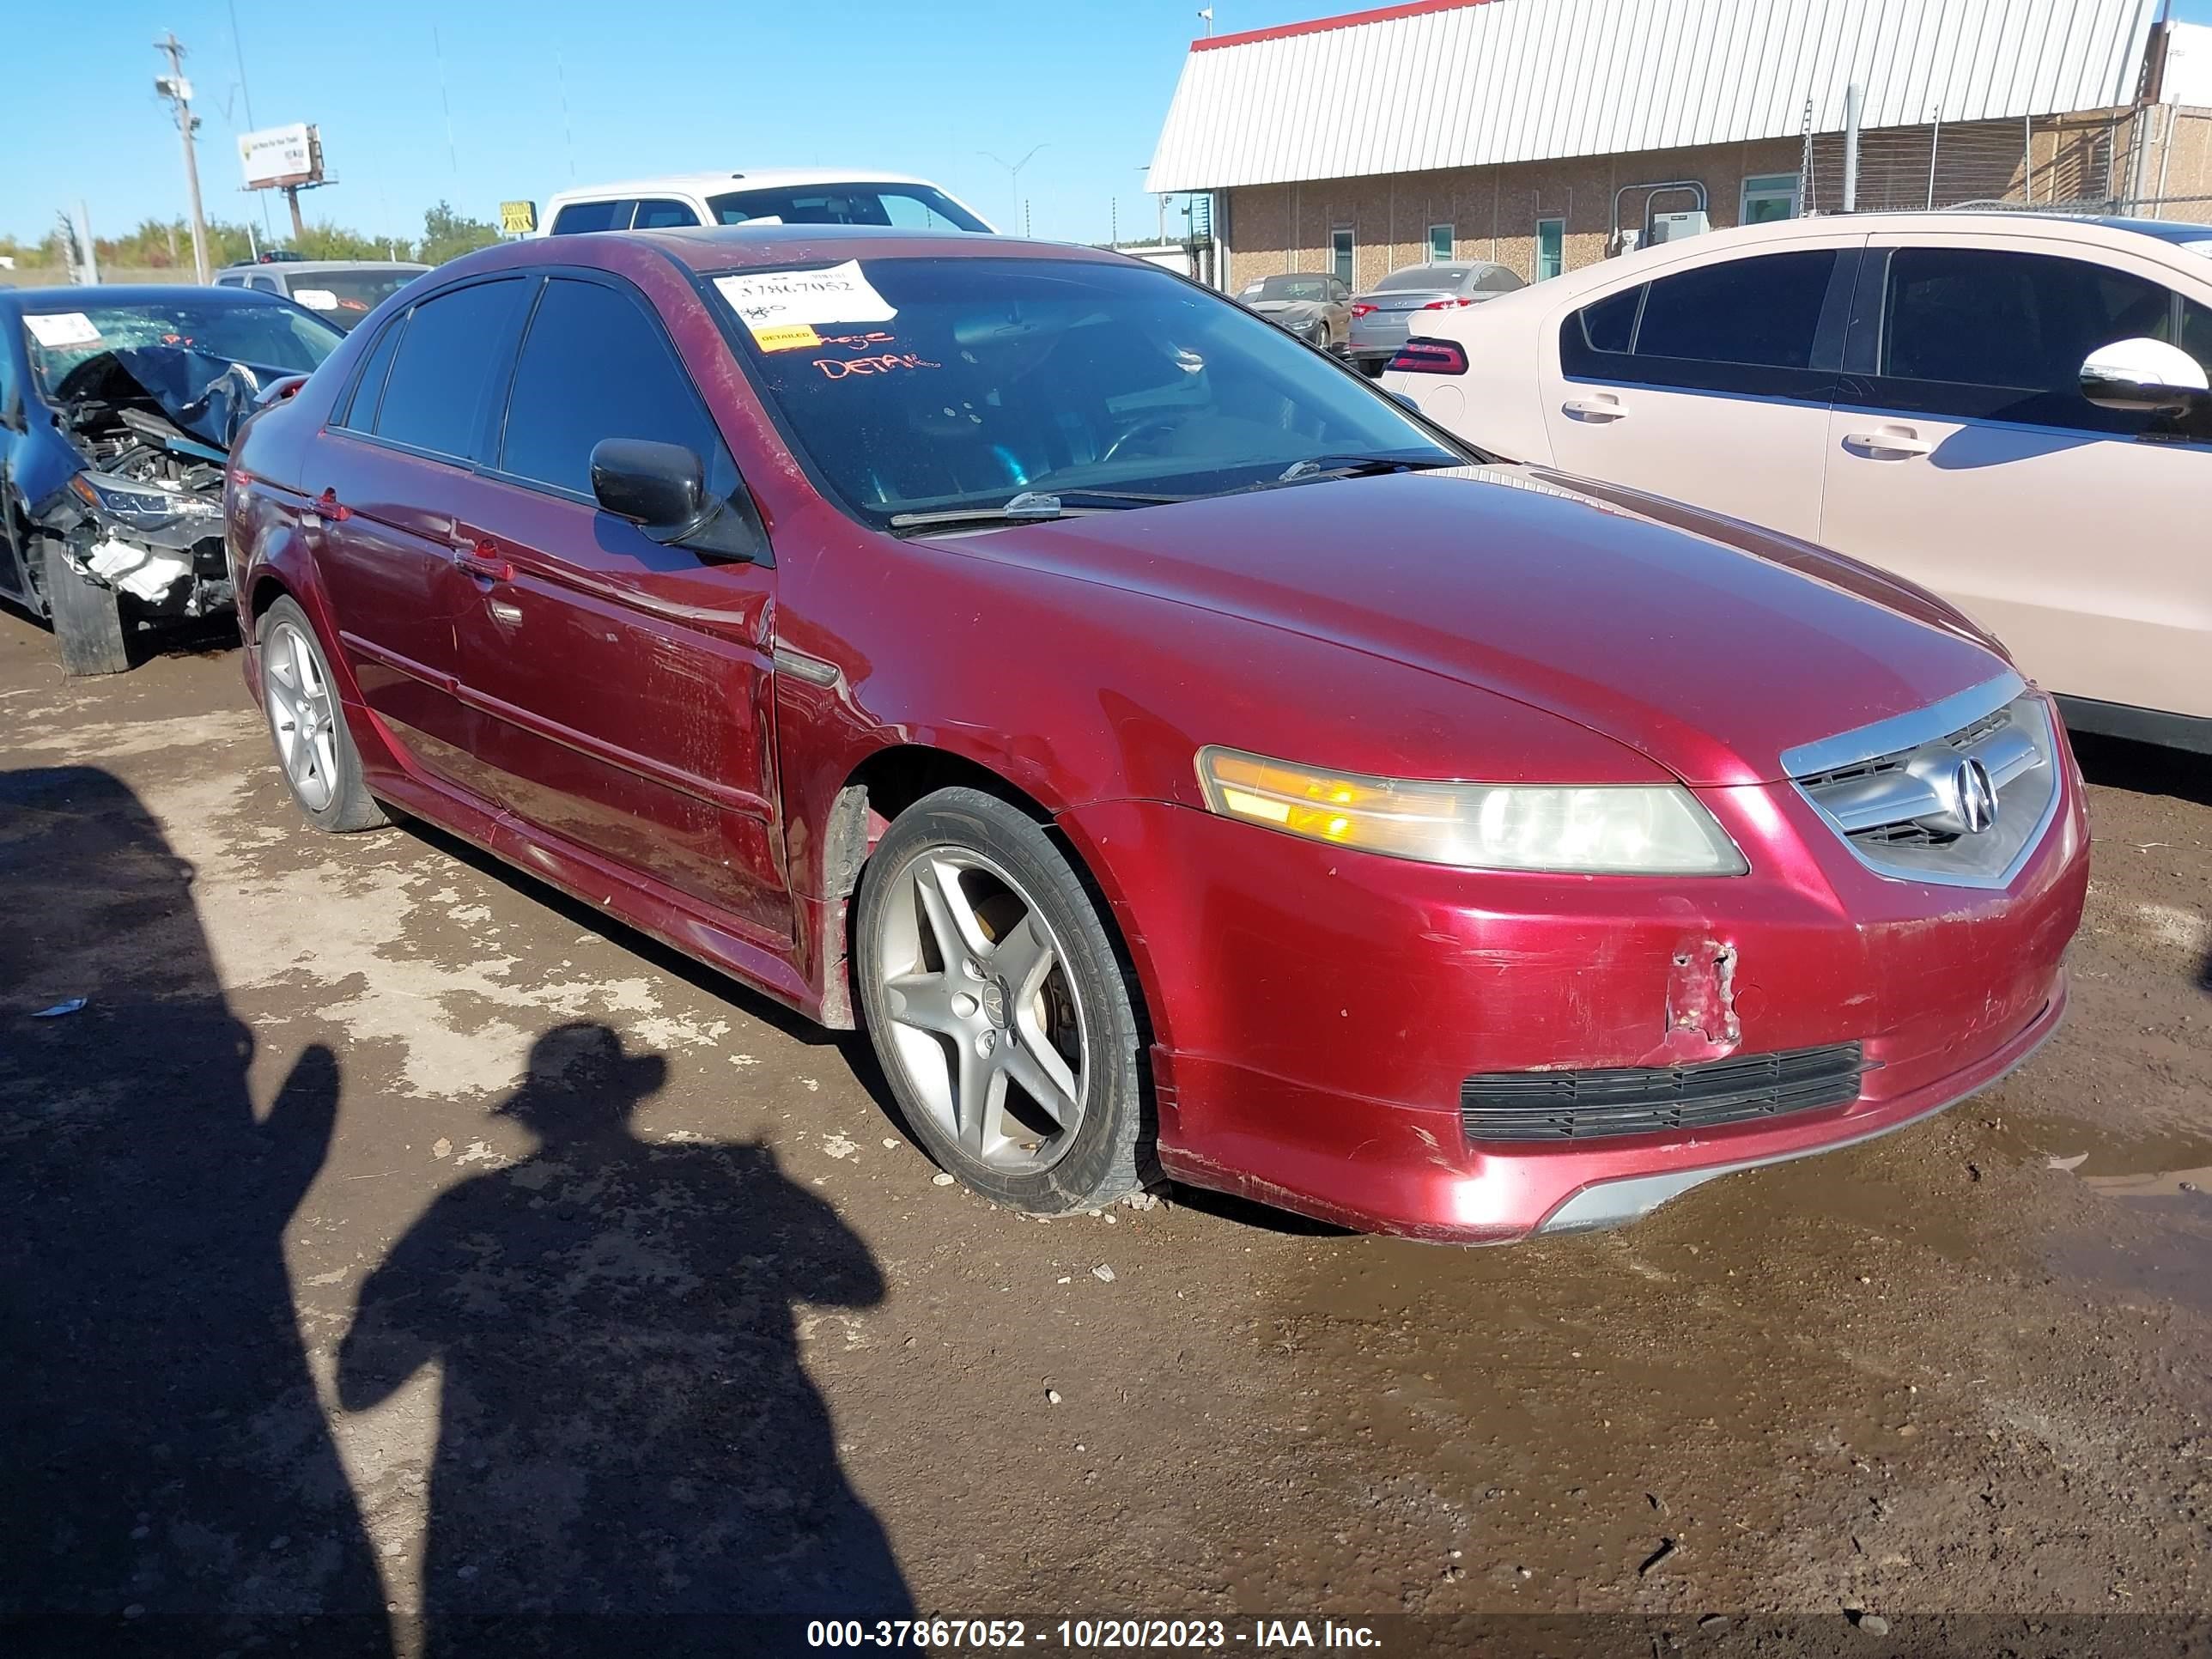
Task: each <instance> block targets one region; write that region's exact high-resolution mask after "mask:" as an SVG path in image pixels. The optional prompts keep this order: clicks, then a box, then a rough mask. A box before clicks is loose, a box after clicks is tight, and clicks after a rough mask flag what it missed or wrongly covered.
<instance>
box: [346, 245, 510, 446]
mask: <svg viewBox="0 0 2212 1659" xmlns="http://www.w3.org/2000/svg"><path fill="white" fill-rule="evenodd" d="M528 288H529V284H528V283H526V282H524V281H521V280H520V279H517V278H508V279H507V280H505V281H502V282H495V283H471V285H470V286H468V287H466V288H459V289H450V290H448V291H447V292H446V293H443V294H437V295H432V296H431V297H430V298H429V299H428V300H425V301H422V304H420V305H418V306H416V307H415V311H414V315H413V316H412V318H411V319H410V320H409V322H408V325H407V331H406V333H405V334H404V336H403V337H401V339H400V342H399V349H398V353H397V355H396V356H394V357H393V359H392V373H391V375H390V377H389V378H388V379H386V381H385V383H384V401H383V403H382V404H380V406H379V408H378V410H377V411H376V426H375V432H376V435H377V436H378V437H380V438H389V439H391V440H392V441H393V442H394V443H402V444H407V445H410V446H411V447H414V448H416V449H427V450H429V451H430V452H432V453H435V454H439V455H457V456H463V457H468V456H472V455H474V453H476V449H477V435H478V434H479V433H480V432H481V431H482V430H483V412H484V392H485V390H486V388H487V386H489V383H490V380H491V377H492V370H493V368H494V367H495V365H496V364H497V363H498V362H500V360H501V357H503V356H505V354H506V351H507V341H508V338H509V336H510V331H511V330H512V329H513V324H514V313H515V308H516V307H518V306H519V305H520V303H521V301H522V297H523V295H524V294H525V293H526V291H527V290H528ZM380 343H381V342H380Z"/></svg>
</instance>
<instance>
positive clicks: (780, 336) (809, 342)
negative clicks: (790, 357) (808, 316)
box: [753, 323, 822, 351]
mask: <svg viewBox="0 0 2212 1659" xmlns="http://www.w3.org/2000/svg"><path fill="white" fill-rule="evenodd" d="M753 339H754V341H755V342H756V343H757V344H758V345H759V347H760V349H762V350H763V351H796V350H798V349H799V348H800V347H801V346H817V345H820V344H821V343H822V337H821V336H820V335H819V334H817V333H816V332H815V331H814V329H813V325H811V324H808V323H772V324H770V325H769V326H768V327H766V328H757V329H755V330H754V331H753Z"/></svg>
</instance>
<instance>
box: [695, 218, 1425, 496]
mask: <svg viewBox="0 0 2212 1659" xmlns="http://www.w3.org/2000/svg"><path fill="white" fill-rule="evenodd" d="M714 286H715V287H716V288H717V289H719V290H720V293H721V295H722V297H723V298H724V299H725V300H726V301H729V302H730V304H731V306H732V308H733V309H734V310H735V311H736V312H737V313H738V319H739V324H740V326H739V327H738V329H737V331H736V332H737V335H738V338H739V339H741V340H742V341H743V342H744V350H745V352H746V355H747V356H749V357H750V359H751V362H752V367H753V368H754V371H755V373H756V374H757V378H758V380H760V382H761V383H762V385H763V388H764V389H765V391H766V392H767V394H768V397H769V402H770V404H771V405H772V406H773V408H774V410H775V412H776V413H777V414H778V415H779V416H780V417H781V421H782V422H783V424H784V426H785V428H786V429H787V431H788V432H790V434H791V435H793V438H794V440H795V441H796V443H797V445H798V447H799V450H800V452H801V453H803V454H804V455H805V456H806V457H807V458H808V459H811V461H812V463H813V464H814V465H815V466H816V468H817V469H818V470H819V471H820V472H821V473H822V474H823V475H824V476H825V477H826V478H827V480H828V482H829V485H830V487H831V488H832V489H833V490H834V491H835V492H836V494H837V495H839V496H841V497H842V499H843V500H844V501H845V502H846V504H847V505H848V506H849V507H852V508H853V509H854V511H855V512H857V513H860V515H861V516H862V517H864V518H867V519H869V520H872V521H874V522H877V523H879V524H888V523H889V522H890V516H891V515H892V514H894V513H909V512H915V511H917V510H919V511H934V510H941V509H945V508H951V507H971V506H973V507H986V506H1002V505H1004V504H1005V503H1006V502H1007V501H1009V500H1010V499H1012V498H1013V497H1014V496H1015V495H1018V494H1020V493H1022V492H1025V491H1026V492H1040V493H1045V494H1049V493H1052V492H1055V491H1076V490H1103V491H1113V492H1119V493H1122V494H1130V495H1203V494H1212V493H1218V492H1220V491H1223V490H1229V489H1243V488H1246V487H1249V486H1250V485H1253V484H1255V483H1270V482H1273V481H1276V480H1279V479H1281V478H1282V477H1283V474H1284V473H1285V471H1286V470H1287V469H1289V468H1291V467H1292V466H1295V465H1298V464H1299V463H1301V462H1311V461H1314V460H1316V459H1320V458H1324V457H1328V458H1335V457H1343V456H1348V455H1358V456H1365V457H1376V456H1382V457H1390V458H1395V459H1403V460H1405V461H1407V462H1408V463H1410V464H1413V465H1455V464H1457V463H1459V462H1461V461H1462V460H1463V459H1465V458H1464V457H1462V456H1461V455H1458V454H1456V453H1453V452H1451V451H1449V450H1447V449H1444V448H1443V447H1440V446H1439V445H1438V444H1437V442H1436V441H1434V440H1432V439H1431V438H1430V437H1429V436H1428V435H1427V434H1426V432H1425V431H1424V430H1423V428H1420V427H1419V426H1417V425H1416V424H1415V423H1414V422H1413V421H1412V420H1411V419H1410V418H1409V417H1408V416H1407V414H1406V413H1405V411H1403V410H1401V409H1400V408H1399V407H1398V406H1397V405H1396V404H1394V403H1393V402H1392V401H1391V400H1390V399H1389V398H1387V397H1385V396H1384V395H1383V393H1381V392H1377V391H1376V390H1374V389H1372V388H1370V386H1368V385H1367V383H1366V382H1365V381H1364V380H1360V379H1358V377H1357V376H1355V375H1353V374H1349V373H1347V372H1346V371H1345V370H1343V369H1341V368H1336V367H1335V366H1334V365H1332V364H1331V363H1329V362H1328V361H1327V360H1326V359H1324V358H1322V357H1321V356H1317V355H1316V353H1314V352H1313V351H1312V350H1311V349H1309V348H1307V347H1305V346H1304V345H1302V344H1300V343H1298V342H1297V340H1296V339H1294V338H1292V337H1291V336H1290V335H1288V334H1286V333H1285V332H1284V331H1282V330H1281V329H1279V328H1277V327H1276V326H1275V325H1273V324H1272V323H1270V322H1268V321H1267V320H1266V319H1264V318H1261V317H1259V316H1256V315H1255V314H1254V313H1251V312H1249V311H1247V310H1245V309H1244V308H1243V307H1241V306H1237V305H1233V304H1231V303H1230V302H1229V301H1226V300H1224V299H1221V298H1219V297H1218V296H1217V295H1211V294H1208V293H1206V291H1205V290H1204V289H1198V288H1195V287H1194V286H1193V285H1192V284H1190V283H1186V282H1182V281H1179V280H1177V279H1176V277H1174V276H1170V275H1168V274H1167V273H1166V272H1164V271H1161V270H1154V269H1153V268H1152V267H1150V266H1146V265H1136V264H1103V263H1093V262H1091V261H1087V260H1086V261H1078V260H1073V259H1071V260H1057V259H1002V258H959V259H927V258H888V259H866V260H848V261H846V262H844V263H842V264H827V265H824V264H815V265H811V266H808V267H805V268H798V269H785V270H748V271H744V272H740V273H737V274H735V275H732V276H723V277H720V278H718V279H717V281H716V283H715V284H714Z"/></svg>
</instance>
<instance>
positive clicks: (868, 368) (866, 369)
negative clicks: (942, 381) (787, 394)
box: [814, 351, 945, 380]
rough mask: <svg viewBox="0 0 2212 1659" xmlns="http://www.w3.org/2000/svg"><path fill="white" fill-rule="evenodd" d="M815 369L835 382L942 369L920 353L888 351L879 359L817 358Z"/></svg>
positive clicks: (941, 364) (941, 366) (942, 366)
mask: <svg viewBox="0 0 2212 1659" xmlns="http://www.w3.org/2000/svg"><path fill="white" fill-rule="evenodd" d="M814 367H815V368H818V369H820V370H821V371H822V372H823V374H825V375H827V376H828V377H829V379H831V380H843V379H845V377H846V376H848V375H849V374H896V372H897V371H899V370H901V369H907V368H944V367H945V365H944V364H943V363H933V362H930V361H929V359H928V358H927V357H924V356H921V354H919V353H918V352H912V351H886V352H884V354H883V355H882V356H878V357H817V358H816V359H815V360H814Z"/></svg>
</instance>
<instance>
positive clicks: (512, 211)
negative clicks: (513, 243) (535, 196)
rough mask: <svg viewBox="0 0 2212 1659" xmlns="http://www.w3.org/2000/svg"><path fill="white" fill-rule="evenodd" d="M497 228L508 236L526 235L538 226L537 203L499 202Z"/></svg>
mask: <svg viewBox="0 0 2212 1659" xmlns="http://www.w3.org/2000/svg"><path fill="white" fill-rule="evenodd" d="M499 228H500V229H501V231H503V232H505V233H506V234H507V235H509V236H527V235H528V234H530V233H531V232H532V231H533V230H535V229H537V228H538V204H537V203H535V202H501V204H499Z"/></svg>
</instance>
